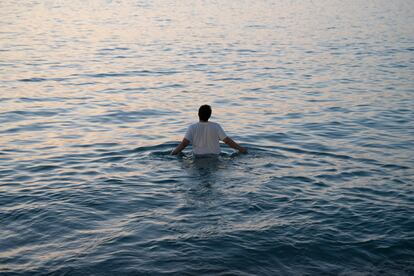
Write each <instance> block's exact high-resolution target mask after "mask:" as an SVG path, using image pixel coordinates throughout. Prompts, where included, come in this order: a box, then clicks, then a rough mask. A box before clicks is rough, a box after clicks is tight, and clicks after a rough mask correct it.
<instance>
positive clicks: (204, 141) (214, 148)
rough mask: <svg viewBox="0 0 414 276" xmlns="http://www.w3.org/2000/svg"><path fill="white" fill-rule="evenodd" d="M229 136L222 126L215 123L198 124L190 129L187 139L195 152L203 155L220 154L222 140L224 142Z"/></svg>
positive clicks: (186, 135)
mask: <svg viewBox="0 0 414 276" xmlns="http://www.w3.org/2000/svg"><path fill="white" fill-rule="evenodd" d="M226 137H227V135H226V133H225V132H224V130H223V129H222V128H221V126H220V125H219V124H217V123H213V122H198V123H195V124H192V125H190V126H189V127H188V129H187V132H186V134H185V137H184V138H185V139H187V140H189V141H190V142H191V144H192V145H193V152H194V154H196V155H201V154H219V153H220V143H219V141H220V140H222V141H223V140H224V138H226Z"/></svg>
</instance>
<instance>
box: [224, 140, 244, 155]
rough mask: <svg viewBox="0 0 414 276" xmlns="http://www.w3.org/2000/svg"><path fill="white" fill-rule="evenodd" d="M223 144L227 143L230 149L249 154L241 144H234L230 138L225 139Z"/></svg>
mask: <svg viewBox="0 0 414 276" xmlns="http://www.w3.org/2000/svg"><path fill="white" fill-rule="evenodd" d="M223 142H224V143H226V144H227V145H228V146H229V147H231V148H233V149H236V150H238V151H239V152H240V153H247V150H246V149H245V148H243V147H241V146H239V144H237V143H236V142H234V141H233V139H231V138H230V137H226V138H224V139H223Z"/></svg>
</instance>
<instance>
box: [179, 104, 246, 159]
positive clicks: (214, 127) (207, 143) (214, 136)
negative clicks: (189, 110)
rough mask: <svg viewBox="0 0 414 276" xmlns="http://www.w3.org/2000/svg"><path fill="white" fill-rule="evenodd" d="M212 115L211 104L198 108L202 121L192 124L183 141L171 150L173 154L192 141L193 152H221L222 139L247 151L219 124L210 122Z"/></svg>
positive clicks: (203, 153) (240, 149)
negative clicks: (228, 135)
mask: <svg viewBox="0 0 414 276" xmlns="http://www.w3.org/2000/svg"><path fill="white" fill-rule="evenodd" d="M210 116H211V106H209V105H202V106H200V108H199V109H198V117H199V118H200V122H198V123H195V124H192V125H191V126H190V127H189V128H188V130H187V133H186V134H185V137H184V138H183V141H182V142H181V143H180V144H179V145H178V146H177V147H176V148H175V149H174V150H173V151H172V152H171V154H172V155H176V154H179V153H180V152H181V151H182V150H183V149H185V147H187V146H188V145H189V144H190V143H191V144H193V152H194V154H196V155H205V154H220V142H219V141H220V140H222V141H223V142H224V143H226V144H227V145H229V146H230V147H231V148H233V149H236V150H238V151H239V152H241V153H246V152H247V151H246V149H245V148H243V147H241V146H239V145H238V144H237V143H236V142H234V141H233V140H232V139H231V138H230V137H227V135H226V133H225V132H224V130H223V129H222V128H221V126H220V125H219V124H217V123H213V122H209V121H208V119H210Z"/></svg>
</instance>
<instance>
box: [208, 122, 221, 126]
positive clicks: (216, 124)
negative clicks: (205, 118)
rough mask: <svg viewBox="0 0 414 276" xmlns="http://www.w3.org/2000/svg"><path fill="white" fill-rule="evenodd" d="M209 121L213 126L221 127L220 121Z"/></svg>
mask: <svg viewBox="0 0 414 276" xmlns="http://www.w3.org/2000/svg"><path fill="white" fill-rule="evenodd" d="M209 123H210V124H211V125H212V126H215V127H219V126H220V124H219V123H216V122H210V121H209Z"/></svg>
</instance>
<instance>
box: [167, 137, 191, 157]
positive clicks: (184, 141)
mask: <svg viewBox="0 0 414 276" xmlns="http://www.w3.org/2000/svg"><path fill="white" fill-rule="evenodd" d="M189 144H190V141H188V140H187V139H185V138H184V139H183V141H181V143H180V144H179V145H178V146H177V147H176V148H175V149H174V150H173V151H172V152H171V155H177V154H179V153H180V152H181V151H182V150H183V149H185V148H186V147H187V146H188V145H189Z"/></svg>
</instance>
